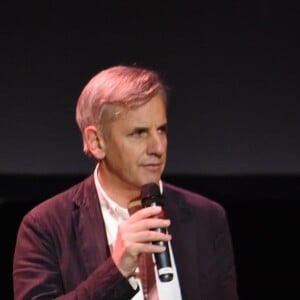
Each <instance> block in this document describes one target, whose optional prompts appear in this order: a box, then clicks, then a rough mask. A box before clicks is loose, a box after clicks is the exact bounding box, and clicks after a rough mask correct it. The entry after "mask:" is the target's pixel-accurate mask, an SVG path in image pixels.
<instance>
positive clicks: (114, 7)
mask: <svg viewBox="0 0 300 300" xmlns="http://www.w3.org/2000/svg"><path fill="white" fill-rule="evenodd" d="M274 2H275V1H270V0H251V1H250V0H246V1H240V0H228V1H221V0H219V1H217V0H213V1H211V0H210V1H196V2H195V3H193V2H188V3H186V4H183V3H182V1H180V2H178V3H177V2H176V1H172V2H171V1H170V2H169V1H151V2H150V1H146V2H143V3H139V2H138V1H136V2H135V1H133V2H132V1H131V2H130V4H129V3H128V1H126V2H124V3H118V4H116V2H114V1H94V2H92V1H87V2H85V3H82V2H80V3H76V2H75V3H74V2H72V3H69V2H68V3H67V2H64V1H42V2H41V1H33V0H29V1H26V2H24V1H11V2H9V3H6V4H3V3H1V18H0V26H1V31H0V34H1V50H0V51H1V52H0V53H1V55H0V65H1V75H0V76H1V77H0V82H1V83H0V84H1V89H0V101H1V109H0V136H1V138H2V141H3V144H2V147H1V156H0V174H6V173H10V174H13V173H17V174H20V173H23V174H58V173H59V174H66V173H68V174H74V173H88V172H90V170H91V162H90V161H89V160H87V159H86V158H85V157H84V156H83V155H82V151H81V148H82V147H81V141H80V135H79V131H78V129H77V126H76V124H75V118H74V109H75V103H76V101H77V97H78V96H79V93H80V91H81V89H82V88H83V86H84V85H85V84H86V82H87V81H88V80H89V79H90V77H91V76H92V75H94V74H95V73H96V72H98V71H99V70H101V69H103V68H106V67H108V66H111V65H115V64H137V65H140V66H145V67H149V68H154V69H157V70H158V71H160V72H161V74H162V76H163V78H164V79H165V81H166V83H167V84H168V85H169V87H170V90H171V91H170V109H169V123H170V126H169V160H168V165H167V169H166V173H167V174H274V173H275V174H278V173H279V174H291V173H293V174H299V172H300V159H299V155H298V153H299V151H300V136H299V134H298V128H299V127H300V126H299V125H300V118H299V108H300V105H299V101H298V99H299V96H300V91H299V84H298V81H299V80H298V79H299V75H300V68H299V67H300V61H299V54H298V52H299V51H298V50H299V47H298V40H299V32H300V26H299V25H300V24H299V23H300V21H299V9H298V6H297V4H292V2H291V1H288V0H287V1H276V3H274ZM280 2H282V3H280Z"/></svg>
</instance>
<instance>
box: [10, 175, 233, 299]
mask: <svg viewBox="0 0 300 300" xmlns="http://www.w3.org/2000/svg"><path fill="white" fill-rule="evenodd" d="M164 197H165V200H164V209H165V213H166V215H167V217H168V218H170V219H171V226H170V228H169V232H170V233H171V234H172V237H173V238H172V248H173V253H174V257H175V261H176V266H177V272H178V276H179V282H180V287H181V292H182V297H183V299H187V300H192V299H195V300H201V299H202V300H236V299H238V296H237V287H236V275H235V266H234V257H233V252H232V242H231V236H230V231H229V226H228V222H227V219H226V214H225V211H224V209H223V208H222V207H221V206H220V205H219V204H217V203H216V202H213V201H211V200H209V199H206V198H204V197H202V196H200V195H197V194H195V193H192V192H189V191H187V190H183V189H180V188H178V187H175V186H172V185H170V184H166V183H164ZM13 284H14V299H15V300H21V299H22V300H27V299H28V300H29V299H30V300H33V299H74V300H75V299H78V300H89V299H97V300H98V299H130V298H132V297H133V296H134V294H135V293H136V292H135V291H134V290H133V289H132V288H131V286H130V285H129V283H128V280H127V279H126V278H124V277H123V276H122V274H121V273H120V272H119V271H118V269H117V267H116V266H115V264H114V262H113V260H112V258H111V256H110V251H109V248H108V243H107V239H106V233H105V227H104V223H103V218H102V215H101V210H100V206H99V202H98V197H97V192H96V188H95V184H94V179H93V176H89V177H88V178H87V179H85V180H84V181H82V182H80V183H79V184H77V185H75V186H73V187H71V188H70V189H68V190H67V191H65V192H63V193H61V194H58V195H56V196H54V197H52V198H51V199H48V200H46V201H44V202H42V203H41V204H39V205H38V206H36V207H35V208H33V209H32V210H31V211H30V212H29V213H27V214H26V215H25V216H24V218H23V220H22V223H21V225H20V228H19V231H18V235H17V241H16V247H15V253H14V263H13Z"/></svg>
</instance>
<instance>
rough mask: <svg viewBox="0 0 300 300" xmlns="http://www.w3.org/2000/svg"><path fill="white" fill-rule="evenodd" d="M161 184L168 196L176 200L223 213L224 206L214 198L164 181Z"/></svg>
mask: <svg viewBox="0 0 300 300" xmlns="http://www.w3.org/2000/svg"><path fill="white" fill-rule="evenodd" d="M163 184H164V192H165V193H166V195H167V196H168V197H170V198H176V199H178V201H180V202H183V203H184V204H186V205H187V206H189V207H194V208H199V209H208V210H216V211H219V213H221V214H224V213H225V209H224V207H223V206H222V205H221V204H220V203H219V202H217V201H216V200H214V199H211V198H209V197H206V196H203V195H201V194H199V193H196V192H194V191H191V190H188V189H186V188H183V187H179V186H176V185H173V184H170V183H168V182H164V183H163Z"/></svg>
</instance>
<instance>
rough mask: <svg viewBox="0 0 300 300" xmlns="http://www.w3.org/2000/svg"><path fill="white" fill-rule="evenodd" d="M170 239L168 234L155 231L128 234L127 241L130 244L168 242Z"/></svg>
mask: <svg viewBox="0 0 300 300" xmlns="http://www.w3.org/2000/svg"><path fill="white" fill-rule="evenodd" d="M171 239H172V236H171V235H170V234H168V233H162V232H157V231H140V232H135V233H131V234H128V236H127V240H128V241H131V242H132V243H149V242H157V241H164V242H168V241H170V240H171Z"/></svg>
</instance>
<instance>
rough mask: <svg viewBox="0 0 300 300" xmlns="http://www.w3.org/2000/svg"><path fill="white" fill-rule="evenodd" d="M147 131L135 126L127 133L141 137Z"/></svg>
mask: <svg viewBox="0 0 300 300" xmlns="http://www.w3.org/2000/svg"><path fill="white" fill-rule="evenodd" d="M146 133H147V131H146V129H144V128H136V129H134V130H133V131H132V132H131V133H130V134H129V135H130V136H133V137H141V136H144V135H146Z"/></svg>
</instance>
